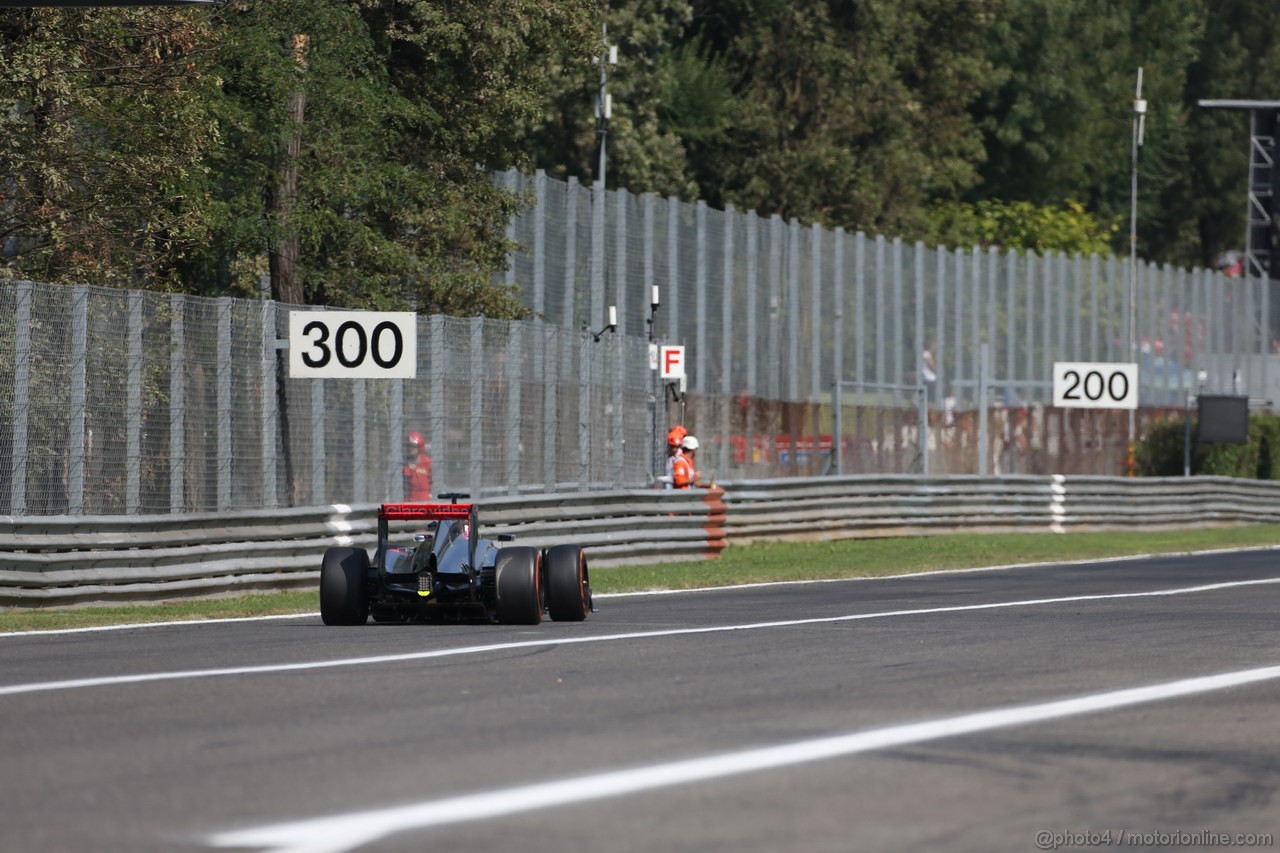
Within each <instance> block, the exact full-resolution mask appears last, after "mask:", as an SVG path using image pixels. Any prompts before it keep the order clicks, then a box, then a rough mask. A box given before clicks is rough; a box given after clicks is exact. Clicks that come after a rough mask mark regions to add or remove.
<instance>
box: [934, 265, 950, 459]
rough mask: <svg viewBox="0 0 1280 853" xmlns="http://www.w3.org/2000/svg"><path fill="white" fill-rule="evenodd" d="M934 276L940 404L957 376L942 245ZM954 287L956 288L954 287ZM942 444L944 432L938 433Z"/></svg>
mask: <svg viewBox="0 0 1280 853" xmlns="http://www.w3.org/2000/svg"><path fill="white" fill-rule="evenodd" d="M933 267H934V269H933V277H934V279H935V282H934V286H935V288H936V290H935V292H934V295H933V298H934V321H933V322H934V324H935V328H934V341H933V342H934V353H933V363H934V365H935V366H934V368H933V372H934V373H936V374H937V375H938V380H937V383H938V384H937V387H938V404H939V405H941V403H942V401H943V400H944V399H946V396H947V394H948V392H949V389H948V384H949V383H950V382H951V380H952V379H954V378H955V376H954V374H953V373H952V372H951V361H950V359H948V358H947V356H946V352H947V250H946V249H945V248H943V247H942V246H939V247H937V249H935V250H934V256H933ZM953 289H954V288H953ZM938 437H939V442H938V443H939V445H941V443H942V442H941V437H942V433H941V432H939V433H938Z"/></svg>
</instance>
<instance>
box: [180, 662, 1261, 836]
mask: <svg viewBox="0 0 1280 853" xmlns="http://www.w3.org/2000/svg"><path fill="white" fill-rule="evenodd" d="M1276 679H1280V666H1266V667H1257V668H1252V669H1245V670H1235V671H1232V672H1223V673H1216V674H1214V675H1204V676H1193V677H1189V678H1183V679H1178V680H1176V681H1168V682H1162V683H1158V684H1148V685H1144V686H1139V687H1128V688H1121V689H1118V690H1109V691H1104V692H1101V693H1091V694H1086V695H1082V696H1072V697H1066V698H1061V699H1054V700H1050V701H1047V702H1038V703H1034V704H1029V705H1017V706H1012V707H1004V708H994V709H988V710H985V711H976V712H970V713H967V714H960V715H957V716H952V717H943V718H939V719H934V720H926V721H921V722H915V723H905V724H902V725H896V726H886V727H881V728H876V729H869V730H863V731H854V732H844V733H838V734H834V735H825V736H822V737H817V738H812V739H809V740H804V741H797V742H792V743H787V744H777V745H770V746H757V747H749V748H746V749H741V750H736V751H733V752H724V753H719V754H713V755H706V756H701V757H695V758H685V759H677V760H675V761H670V762H666V763H662V764H653V765H647V766H641V767H632V768H626V769H622V770H613V771H604V772H600V773H595V774H591V775H585V776H578V777H572V778H568V779H559V780H552V781H546V782H535V783H531V784H525V785H518V786H513V787H508V788H502V789H497V790H491V791H487V792H476V793H471V794H462V795H459V796H454V797H447V798H443V799H437V800H425V801H422V802H418V803H410V804H406V805H401V806H391V807H383V808H379V809H370V810H366V811H360V812H350V813H347V814H340V815H333V816H329V817H323V818H314V819H309V820H308V819H304V820H295V821H288V822H281V823H276V824H268V825H262V826H258V827H251V828H245V829H237V830H230V831H226V832H219V833H216V834H213V835H210V836H206V837H205V838H204V839H203V841H204V843H206V844H208V845H210V846H214V847H260V848H265V849H266V850H267V851H268V853H346V851H350V850H353V849H355V848H357V847H362V846H365V845H367V844H371V843H374V842H377V841H379V840H381V839H383V838H386V837H388V836H390V835H393V834H396V833H400V832H405V831H408V830H414V829H427V828H430V827H436V826H443V825H447V824H457V823H465V822H469V821H474V820H481V819H485V818H496V817H504V816H509V815H513V814H521V813H528V812H532V811H537V810H542V809H548V808H555V807H559V806H565V805H570V804H575V803H584V802H590V801H594V800H602V799H607V798H613V797H620V796H625V795H629V794H636V793H641V792H644V791H652V790H657V789H662V788H672V787H676V786H681V785H690V784H694V783H698V782H709V781H712V780H716V779H723V778H729V777H733V776H741V775H745V774H749V773H759V772H763V771H767V770H775V769H780V768H784V767H793V766H797V765H802V764H810V763H814V762H817V761H827V760H831V759H835V758H843V757H846V756H851V755H857V754H860V753H866V752H872V751H877V750H883V749H894V748H901V747H904V746H911V745H915V744H919V743H927V742H932V741H936V740H941V739H944V738H949V737H963V736H965V735H972V734H980V733H983V732H988V731H994V730H998V729H1003V728H1009V727H1015V726H1023V725H1031V724H1035V723H1040V722H1047V721H1053V720H1060V719H1068V718H1071V717H1076V716H1080V715H1084V714H1093V713H1100V712H1103V711H1111V710H1119V709H1124V708H1129V707H1133V706H1140V705H1144V704H1150V703H1153V702H1160V701H1167V700H1171V699H1179V698H1183V697H1187V696H1196V695H1201V694H1205V693H1211V692H1216V691H1220V690H1229V689H1232V688H1238V687H1245V686H1250V685H1255V684H1262V683H1266V682H1268V681H1274V680H1276Z"/></svg>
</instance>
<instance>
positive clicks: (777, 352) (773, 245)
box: [765, 213, 783, 400]
mask: <svg viewBox="0 0 1280 853" xmlns="http://www.w3.org/2000/svg"><path fill="white" fill-rule="evenodd" d="M782 227H783V226H782V217H781V216H779V215H778V214H776V213H775V214H773V216H771V217H770V218H769V340H768V344H767V347H766V349H765V359H766V361H765V364H767V365H768V366H769V384H768V386H767V396H769V397H771V398H773V399H774V400H778V399H780V398H781V397H782V394H783V390H782V330H781V328H780V323H781V321H782V317H781V311H782V239H783V237H782V235H783V231H782Z"/></svg>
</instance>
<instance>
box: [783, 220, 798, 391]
mask: <svg viewBox="0 0 1280 853" xmlns="http://www.w3.org/2000/svg"><path fill="white" fill-rule="evenodd" d="M786 311H787V386H786V390H785V391H783V395H784V397H785V398H786V399H787V400H798V399H800V220H798V219H796V218H795V217H794V216H793V217H792V218H791V221H790V223H788V227H787V303H786Z"/></svg>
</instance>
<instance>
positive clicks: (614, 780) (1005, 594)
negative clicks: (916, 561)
mask: <svg viewBox="0 0 1280 853" xmlns="http://www.w3.org/2000/svg"><path fill="white" fill-rule="evenodd" d="M597 604H598V606H599V612H598V613H595V614H593V615H592V617H591V618H590V619H589V620H588V621H587V622H585V623H579V624H563V623H551V622H544V623H543V624H542V625H540V626H536V627H512V626H498V625H476V624H471V625H467V624H463V625H396V626H386V625H375V624H372V623H370V624H369V625H368V626H365V627H363V628H328V627H325V626H323V625H322V624H321V623H320V619H319V617H318V616H306V617H302V618H292V619H275V620H265V621H243V622H227V623H202V624H188V625H174V626H161V627H145V628H129V629H125V630H111V631H81V632H69V633H46V634H32V635H13V634H10V635H3V636H0V662H2V663H0V721H3V724H2V725H0V762H2V763H0V804H3V805H2V808H3V820H2V821H0V849H3V850H4V851H61V850H69V851H116V850H119V851H199V850H203V851H208V850H228V849H229V850H237V849H238V850H271V851H290V853H301V851H311V853H316V851H346V850H365V851H434V850H442V851H451V853H465V852H466V851H496V850H504V851H522V853H523V852H524V851H534V853H538V852H539V851H644V853H653V851H735V853H741V851H770V853H772V851H784V850H785V851H793V850H794V851H841V853H847V851H858V850H1036V849H1045V848H1047V847H1052V846H1054V843H1055V842H1058V849H1087V848H1086V845H1088V844H1091V843H1093V842H1094V841H1097V842H1099V844H1098V846H1105V845H1102V844H1101V841H1102V840H1103V838H1104V837H1105V836H1103V833H1106V832H1112V833H1115V835H1114V836H1113V837H1114V839H1116V840H1115V841H1113V842H1112V844H1111V846H1113V847H1120V848H1122V849H1169V848H1172V847H1175V846H1176V847H1179V848H1181V849H1209V848H1210V847H1211V846H1212V847H1213V849H1224V847H1223V846H1222V845H1210V844H1201V845H1197V844H1194V843H1192V842H1194V841H1195V840H1196V839H1200V840H1201V841H1204V840H1205V839H1208V838H1210V836H1208V835H1206V833H1214V835H1213V836H1212V838H1214V839H1217V838H1219V836H1218V835H1217V834H1218V833H1222V834H1229V835H1231V836H1233V837H1234V836H1235V835H1236V834H1242V835H1243V834H1250V833H1253V834H1262V835H1264V836H1265V835H1266V834H1271V836H1272V838H1271V843H1270V845H1262V846H1259V847H1253V848H1246V847H1245V845H1244V844H1243V843H1241V844H1240V845H1238V846H1227V847H1225V849H1280V842H1278V841H1277V840H1276V839H1277V838H1278V837H1280V552H1277V551H1267V550H1263V551H1245V552H1238V553H1230V554H1212V555H1189V556H1179V557H1161V558H1148V559H1136V560H1122V561H1112V562H1103V563H1095V564H1083V565H1054V566H1037V567H1025V568H1014V569H1003V570H995V571H973V572H962V573H946V574H934V575H918V576H909V577H900V578H892V579H880V580H864V581H840V582H830V583H810V584H791V585H777V586H767V587H759V588H740V589H729V590H716V591H700V592H690V593H682V594H666V595H641V596H622V597H610V598H607V599H601V600H599V601H598V602H597ZM1134 688H1144V689H1142V690H1135V689H1134ZM1064 700H1071V701H1064ZM1042 833H1050V835H1047V836H1046V835H1043V834H1042ZM1127 833H1134V834H1135V835H1126V834H1127ZM1158 833H1163V834H1164V835H1163V837H1161V836H1159V835H1157V834H1158ZM1195 833H1199V835H1195ZM1054 834H1056V835H1057V837H1056V838H1055V837H1054ZM1090 834H1092V835H1090ZM1243 840H1244V841H1249V840H1252V841H1255V842H1256V841H1257V839H1247V838H1245V839H1243ZM1262 840H1263V841H1265V840H1266V839H1265V838H1263V839H1262ZM1038 841H1039V844H1038V843H1037V842H1038ZM1116 841H1118V842H1119V843H1116ZM1161 841H1164V842H1166V843H1163V844H1162V843H1160V842H1161ZM1144 842H1151V843H1149V844H1147V843H1144Z"/></svg>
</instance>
